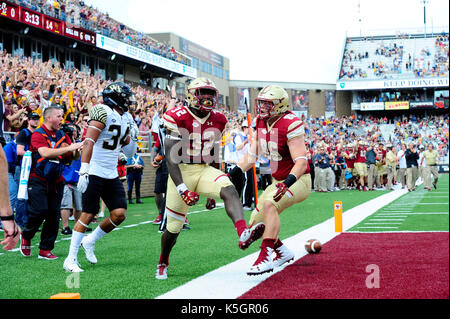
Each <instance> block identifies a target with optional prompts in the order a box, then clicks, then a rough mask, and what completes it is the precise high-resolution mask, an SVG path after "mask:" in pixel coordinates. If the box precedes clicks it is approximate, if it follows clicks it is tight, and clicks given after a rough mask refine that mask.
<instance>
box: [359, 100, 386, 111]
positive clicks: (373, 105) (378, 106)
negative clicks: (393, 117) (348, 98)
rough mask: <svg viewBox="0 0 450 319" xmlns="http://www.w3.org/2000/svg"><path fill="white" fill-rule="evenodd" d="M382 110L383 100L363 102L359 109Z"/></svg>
mask: <svg viewBox="0 0 450 319" xmlns="http://www.w3.org/2000/svg"><path fill="white" fill-rule="evenodd" d="M380 110H384V102H363V103H361V111H380Z"/></svg>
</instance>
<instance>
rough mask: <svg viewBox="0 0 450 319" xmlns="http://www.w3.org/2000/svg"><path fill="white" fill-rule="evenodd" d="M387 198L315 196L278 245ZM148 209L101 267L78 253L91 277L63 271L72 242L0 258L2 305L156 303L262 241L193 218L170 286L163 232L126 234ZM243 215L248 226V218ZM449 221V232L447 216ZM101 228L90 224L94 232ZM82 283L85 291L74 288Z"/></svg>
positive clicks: (101, 245) (116, 238)
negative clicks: (43, 256)
mask: <svg viewBox="0 0 450 319" xmlns="http://www.w3.org/2000/svg"><path fill="white" fill-rule="evenodd" d="M384 193H386V192H384V191H376V192H359V191H341V192H332V193H311V195H310V196H309V197H308V199H307V200H306V201H304V202H303V203H301V204H298V205H295V206H293V207H291V208H289V209H287V210H286V211H285V212H283V214H282V215H281V223H282V227H281V232H280V238H281V239H284V238H287V237H290V236H292V235H294V234H297V233H298V232H300V231H302V230H305V229H307V228H310V227H312V226H314V225H317V224H318V223H320V222H323V221H325V220H327V219H329V218H331V217H333V201H342V202H343V206H344V211H345V210H347V209H350V208H353V207H355V206H357V205H359V204H362V203H364V202H366V201H368V200H370V199H373V198H375V197H377V196H380V195H382V194H384ZM447 201H448V199H447ZM144 202H145V204H143V205H137V204H134V205H129V209H128V212H127V219H126V220H125V222H124V223H123V224H122V225H120V229H119V230H116V231H113V232H111V233H110V234H108V235H107V236H105V237H104V238H102V239H101V240H100V241H98V242H97V244H96V250H95V252H96V255H97V258H98V260H99V262H98V264H97V265H90V264H89V263H88V262H87V260H86V259H85V257H84V252H83V251H82V250H81V249H80V252H79V255H78V257H79V261H80V263H81V267H82V268H83V269H84V270H85V271H84V272H83V273H81V274H79V277H78V278H77V277H76V276H77V275H74V274H71V273H67V272H65V271H64V270H63V268H62V264H63V261H64V259H65V257H66V256H67V253H68V249H69V244H70V240H62V239H64V238H65V239H67V238H68V237H69V236H62V235H59V236H58V242H57V243H56V245H55V249H54V250H53V252H54V253H55V254H56V255H57V256H59V259H58V260H55V261H47V260H38V259H37V253H38V248H37V246H38V243H39V233H37V235H36V237H35V238H34V239H33V242H32V244H33V246H34V247H33V248H32V257H30V258H25V257H23V256H22V255H21V254H20V252H19V251H13V252H6V253H4V254H2V255H0V265H1V267H0V278H1V281H0V298H19V299H25V298H38V299H41V298H43V299H46V298H49V297H50V296H51V295H53V294H56V293H60V292H79V293H80V294H81V297H82V298H83V299H89V298H92V299H94V298H95V299H97V298H100V299H103V298H105V299H108V298H120V299H127V298H136V299H137V298H154V297H156V296H158V295H161V294H163V293H165V292H167V291H169V290H171V289H173V288H176V287H177V286H179V285H182V284H184V283H186V282H188V281H190V280H192V279H194V278H196V277H198V276H200V275H202V274H205V273H207V272H209V271H212V270H214V269H217V268H218V267H220V266H223V265H225V264H228V263H230V262H232V261H234V260H236V259H239V258H241V257H244V256H246V255H248V254H250V253H253V252H255V251H257V250H258V245H259V242H258V243H256V244H254V245H253V246H251V247H250V248H249V249H247V250H246V251H242V250H240V249H239V248H238V246H237V243H238V237H237V234H236V231H235V229H234V227H233V225H232V222H231V221H230V219H229V218H228V216H227V215H226V213H225V210H224V209H223V208H220V209H216V210H213V211H208V212H201V213H197V214H190V215H189V216H188V218H189V222H190V226H191V228H192V229H191V230H185V231H182V233H181V234H180V236H179V238H178V241H177V244H176V246H175V247H174V249H173V251H172V254H171V257H170V268H169V279H167V280H165V281H159V280H156V279H155V278H154V274H155V270H156V264H157V262H158V259H159V253H160V239H161V234H159V233H158V232H157V230H158V226H156V225H152V224H140V225H137V226H135V227H129V228H126V227H124V226H126V225H133V224H139V223H141V222H145V221H149V220H153V219H154V218H155V217H156V206H155V202H154V199H153V198H145V199H144ZM205 202H206V200H205V199H204V198H201V200H200V202H199V203H198V204H197V205H195V206H194V207H193V208H191V211H199V210H203V209H205ZM106 215H107V214H106ZM245 215H246V219H247V220H248V219H249V216H250V212H246V213H245ZM446 218H447V229H448V216H447V217H446ZM70 225H71V226H72V225H73V222H71V224H70ZM96 225H97V224H92V226H93V227H96ZM77 280H78V281H77ZM77 283H79V288H77V287H73V285H74V284H77ZM187 297H188V296H187Z"/></svg>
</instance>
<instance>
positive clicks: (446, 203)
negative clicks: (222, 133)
mask: <svg viewBox="0 0 450 319" xmlns="http://www.w3.org/2000/svg"><path fill="white" fill-rule="evenodd" d="M416 205H448V202H445V203H444V202H442V203H417V204H416Z"/></svg>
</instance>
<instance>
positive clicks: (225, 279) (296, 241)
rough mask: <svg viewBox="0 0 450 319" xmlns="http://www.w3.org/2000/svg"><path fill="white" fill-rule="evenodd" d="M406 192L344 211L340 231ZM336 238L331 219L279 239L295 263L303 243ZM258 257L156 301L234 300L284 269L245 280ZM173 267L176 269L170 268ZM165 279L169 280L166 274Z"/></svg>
mask: <svg viewBox="0 0 450 319" xmlns="http://www.w3.org/2000/svg"><path fill="white" fill-rule="evenodd" d="M407 192H408V191H407V190H397V191H392V192H389V193H386V194H384V195H381V196H379V197H377V198H374V199H372V200H370V201H368V202H365V203H363V204H361V205H359V206H357V207H354V208H352V209H349V210H347V211H345V212H344V214H343V229H344V231H346V230H348V229H350V228H352V227H353V226H355V225H356V224H358V223H360V222H361V221H363V220H364V219H365V218H367V217H369V216H370V215H372V214H373V213H375V212H376V211H377V210H379V209H381V208H382V207H384V206H386V205H387V204H389V203H391V202H392V201H394V200H396V199H397V198H399V197H400V196H403V195H404V194H406V193H407ZM299 208H300V209H301V204H300V205H299ZM338 235H339V233H335V232H334V218H330V219H328V220H326V221H324V222H322V223H320V224H318V225H315V226H313V227H311V228H309V229H306V230H304V231H302V232H300V233H298V234H297V235H294V236H292V237H289V238H287V239H283V243H284V244H285V245H286V246H287V247H289V249H291V250H292V251H293V252H294V254H295V259H294V262H295V261H296V260H298V259H300V258H301V257H303V256H305V255H306V254H307V252H306V251H305V249H304V246H303V243H304V242H305V241H306V240H308V239H311V238H315V239H317V240H319V241H320V242H321V243H322V244H325V243H326V242H328V241H330V240H331V239H333V238H335V237H336V236H338ZM255 244H256V243H255ZM255 244H254V245H255ZM258 254H259V251H258V252H255V253H253V254H250V255H248V256H245V257H243V258H241V259H238V260H236V261H234V262H232V263H230V264H228V265H225V266H222V267H220V268H218V269H215V270H213V271H211V272H209V273H206V274H204V275H203V276H200V277H198V278H195V279H193V280H191V281H189V282H187V283H186V284H184V285H182V286H179V287H177V288H175V289H173V290H171V291H169V292H167V293H165V294H162V295H160V296H159V297H157V299H185V298H186V296H189V298H191V299H235V298H238V297H239V296H241V295H242V294H244V293H245V292H247V291H248V290H250V289H252V288H253V287H255V286H256V285H258V284H260V283H261V282H263V281H264V280H265V279H267V278H269V277H270V276H271V275H273V274H275V273H277V272H279V271H281V270H282V269H284V267H280V268H278V269H275V270H274V271H273V273H269V274H263V275H261V276H254V277H249V276H247V275H246V272H247V270H248V269H249V267H250V266H251V265H252V264H253V262H254V261H255V260H256V258H257V257H258ZM155 267H156V265H155ZM173 267H176V266H175V265H174V266H173ZM168 275H169V277H170V270H169V273H168ZM218 287H220V289H218Z"/></svg>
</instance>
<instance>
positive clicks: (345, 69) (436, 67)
mask: <svg viewBox="0 0 450 319" xmlns="http://www.w3.org/2000/svg"><path fill="white" fill-rule="evenodd" d="M365 41H370V43H371V44H370V45H368V44H367V42H365V44H364V45H361V47H359V46H358V45H357V42H354V43H353V42H351V41H349V42H348V43H347V45H346V48H345V50H344V56H343V60H342V66H341V70H340V73H339V78H340V79H343V80H355V79H392V78H396V77H399V76H412V77H416V78H421V77H430V76H431V77H436V76H437V77H440V76H448V74H449V73H448V59H449V50H448V34H440V35H438V36H436V37H435V38H434V43H433V39H429V40H428V39H425V38H424V39H421V41H422V42H423V43H425V42H426V41H428V42H429V43H428V42H426V43H428V44H429V46H428V44H423V45H424V47H422V48H421V49H419V50H417V51H416V50H415V49H414V48H415V45H411V43H412V42H411V41H418V39H408V38H406V39H405V38H395V39H394V38H393V39H391V41H390V42H388V43H385V42H384V41H383V40H381V41H380V40H376V41H375V40H373V39H372V40H365ZM406 41H410V42H411V43H409V45H408V46H406ZM422 42H420V43H421V44H419V45H422ZM433 44H434V45H433ZM353 46H355V48H353ZM372 51H373V52H372Z"/></svg>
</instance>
